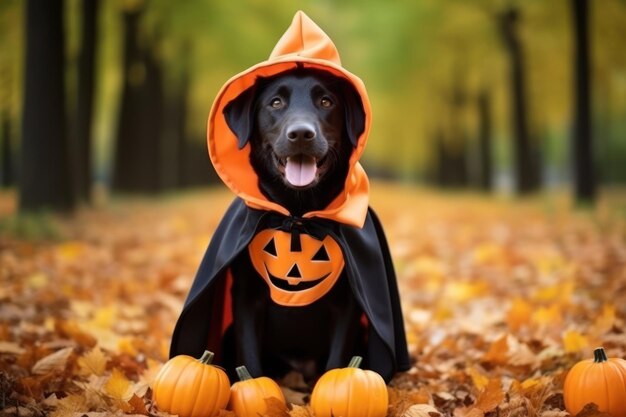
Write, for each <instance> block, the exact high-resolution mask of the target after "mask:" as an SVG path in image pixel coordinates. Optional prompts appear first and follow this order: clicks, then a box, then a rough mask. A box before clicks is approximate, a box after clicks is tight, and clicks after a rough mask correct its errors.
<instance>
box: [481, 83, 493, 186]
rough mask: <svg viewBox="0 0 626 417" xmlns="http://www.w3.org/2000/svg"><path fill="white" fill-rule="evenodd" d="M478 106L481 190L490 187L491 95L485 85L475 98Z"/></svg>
mask: <svg viewBox="0 0 626 417" xmlns="http://www.w3.org/2000/svg"><path fill="white" fill-rule="evenodd" d="M477 108H478V153H479V165H480V170H479V186H480V188H481V189H482V190H483V191H491V189H492V175H493V173H492V153H493V151H492V142H493V138H492V134H493V133H492V131H493V128H492V121H491V95H490V93H489V90H488V89H487V87H484V88H483V89H481V91H480V93H479V94H478V100H477Z"/></svg>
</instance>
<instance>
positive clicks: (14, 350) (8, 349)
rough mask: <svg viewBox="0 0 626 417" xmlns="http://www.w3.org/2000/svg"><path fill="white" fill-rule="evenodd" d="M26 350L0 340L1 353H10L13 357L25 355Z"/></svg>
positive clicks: (15, 344)
mask: <svg viewBox="0 0 626 417" xmlns="http://www.w3.org/2000/svg"><path fill="white" fill-rule="evenodd" d="M24 352H25V350H24V348H22V347H20V345H18V344H17V343H13V342H5V341H3V340H0V353H10V354H13V355H21V354H22V353H24Z"/></svg>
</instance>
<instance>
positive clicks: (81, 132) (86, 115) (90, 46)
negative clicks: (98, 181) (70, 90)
mask: <svg viewBox="0 0 626 417" xmlns="http://www.w3.org/2000/svg"><path fill="white" fill-rule="evenodd" d="M99 8H100V0H82V1H81V48H80V55H79V57H78V91H77V99H76V120H75V123H76V126H75V129H76V133H75V134H76V148H77V149H76V156H77V161H76V162H77V170H76V180H77V195H78V198H80V199H81V200H83V201H89V200H90V195H91V168H92V163H91V159H92V157H91V152H92V120H93V106H94V84H95V82H94V79H95V72H96V66H95V61H96V55H97V44H98V40H97V38H98V34H97V29H98V10H99Z"/></svg>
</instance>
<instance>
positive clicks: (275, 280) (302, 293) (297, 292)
mask: <svg viewBox="0 0 626 417" xmlns="http://www.w3.org/2000/svg"><path fill="white" fill-rule="evenodd" d="M299 243H300V244H299V245H298V247H297V248H293V247H292V236H291V233H288V232H284V231H282V230H275V229H266V230H263V231H261V232H259V233H258V234H257V235H256V236H255V237H254V239H252V242H250V244H249V245H248V251H249V253H250V259H251V260H252V265H253V266H254V269H256V271H257V272H258V273H259V275H261V277H262V278H263V279H264V280H265V282H266V283H267V285H268V286H269V289H270V297H272V300H274V302H275V303H277V304H280V305H283V306H289V307H297V306H305V305H309V304H311V303H313V302H314V301H317V300H318V299H320V298H321V297H322V296H324V294H326V293H327V292H328V291H330V289H331V288H332V287H333V285H335V282H337V279H338V278H339V275H340V274H341V271H342V270H343V267H344V260H343V254H342V252H341V248H340V247H339V244H338V243H337V242H336V241H335V240H334V239H333V238H332V237H330V235H328V236H326V237H325V238H324V239H323V240H318V239H316V238H314V237H313V236H310V235H308V234H305V233H303V234H301V235H299Z"/></svg>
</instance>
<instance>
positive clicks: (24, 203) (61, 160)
mask: <svg viewBox="0 0 626 417" xmlns="http://www.w3.org/2000/svg"><path fill="white" fill-rule="evenodd" d="M63 52H64V32H63V0H28V1H27V3H26V68H25V71H26V73H25V81H24V82H25V92H24V111H23V119H22V148H21V164H20V166H21V174H20V210H22V211H26V210H37V209H43V208H51V209H54V210H69V209H71V208H72V207H73V205H74V198H73V192H72V182H71V171H70V166H71V165H70V161H71V159H70V152H69V149H68V140H67V135H66V133H67V132H66V126H65V124H66V122H65V120H66V119H65V85H64V75H65V74H64V72H65V71H64V69H65V62H64V53H63Z"/></svg>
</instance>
